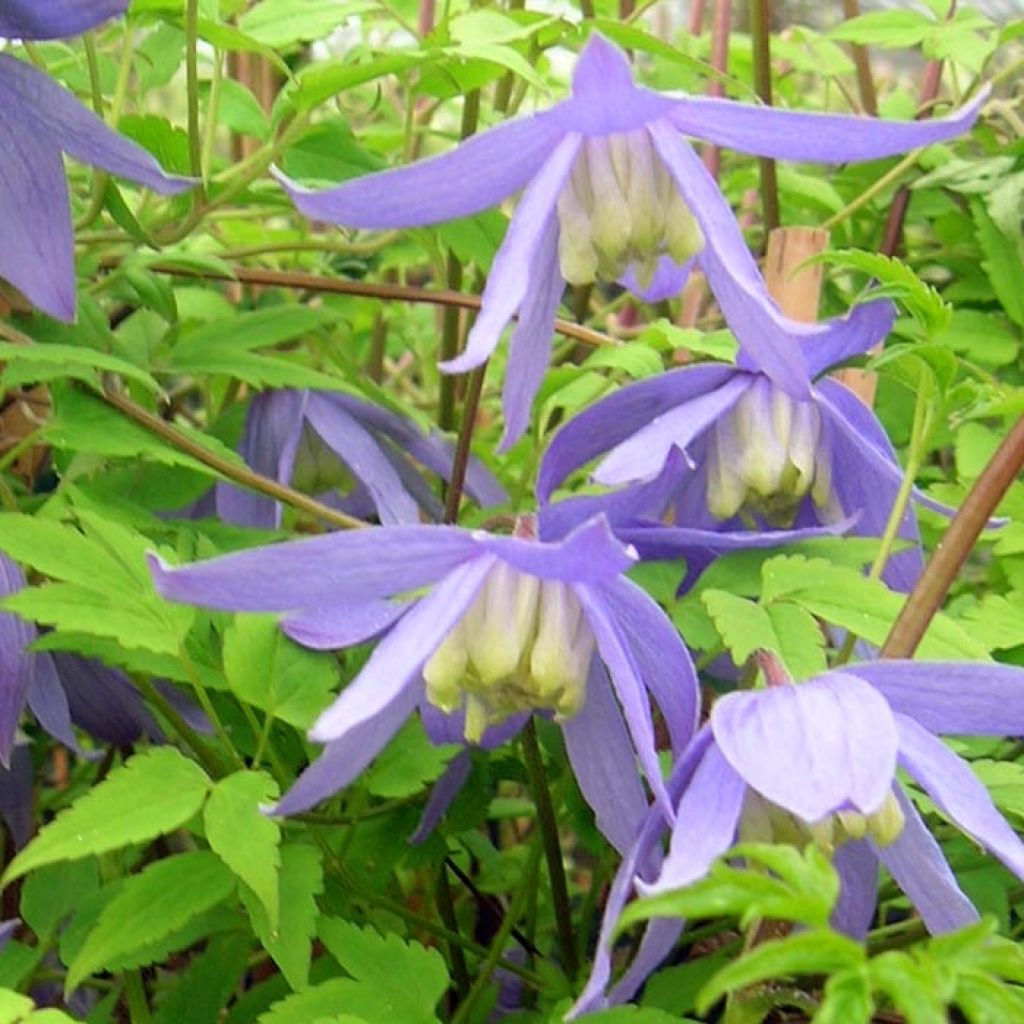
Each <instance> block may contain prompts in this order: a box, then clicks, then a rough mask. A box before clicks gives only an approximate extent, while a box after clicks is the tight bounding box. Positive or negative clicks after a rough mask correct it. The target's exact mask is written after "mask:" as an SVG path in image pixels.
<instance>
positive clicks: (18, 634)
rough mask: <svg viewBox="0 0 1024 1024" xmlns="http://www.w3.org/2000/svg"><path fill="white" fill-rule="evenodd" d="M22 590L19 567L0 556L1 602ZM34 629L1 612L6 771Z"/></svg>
mask: <svg viewBox="0 0 1024 1024" xmlns="http://www.w3.org/2000/svg"><path fill="white" fill-rule="evenodd" d="M24 586H25V576H24V574H23V573H22V571H21V569H20V568H19V567H18V565H17V564H16V563H15V562H13V561H11V559H9V558H8V557H7V556H6V555H4V554H0V598H4V597H10V596H11V594H16V593H17V592H18V591H19V590H21V589H22V588H23V587H24ZM35 638H36V630H35V627H34V626H32V625H31V624H30V623H28V622H26V621H25V620H24V619H22V618H19V617H18V616H17V615H15V614H14V613H13V612H5V611H0V764H3V765H4V767H9V766H10V763H11V752H12V751H13V749H14V737H15V734H16V733H17V731H18V720H19V719H20V718H21V711H22V708H24V706H25V700H26V698H27V696H28V691H29V687H30V685H31V683H32V676H33V672H34V665H33V655H32V653H31V652H30V651H29V650H28V645H29V644H30V643H31V642H32V641H33V640H35Z"/></svg>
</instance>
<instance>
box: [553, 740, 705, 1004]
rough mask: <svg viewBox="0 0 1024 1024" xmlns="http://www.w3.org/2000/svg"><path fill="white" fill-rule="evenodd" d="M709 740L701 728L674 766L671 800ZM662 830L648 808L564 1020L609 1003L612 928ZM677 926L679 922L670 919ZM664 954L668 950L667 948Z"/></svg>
mask: <svg viewBox="0 0 1024 1024" xmlns="http://www.w3.org/2000/svg"><path fill="white" fill-rule="evenodd" d="M710 741H711V732H710V730H708V729H702V730H701V731H700V732H699V733H698V734H697V736H696V737H695V739H694V741H693V743H691V744H690V746H689V748H688V749H687V751H686V753H685V754H684V755H683V757H682V758H680V759H679V761H677V762H676V767H675V768H674V769H673V772H672V778H671V779H670V780H669V783H668V788H669V793H670V795H671V796H672V797H673V798H674V799H678V797H679V795H680V794H681V793H682V791H683V789H684V788H685V787H686V786H687V785H688V784H689V782H690V780H691V778H692V777H693V773H694V771H695V770H696V769H697V768H698V767H699V765H700V764H701V762H702V760H703V757H704V755H705V753H706V751H707V749H708V746H709V744H710ZM664 830H665V819H664V817H663V815H662V813H661V810H660V809H659V808H658V807H656V806H655V807H650V808H649V809H648V811H647V814H646V815H645V817H644V820H643V823H642V825H641V827H640V834H639V836H638V837H637V840H636V842H635V843H634V844H633V845H632V847H630V849H629V852H628V853H627V854H626V855H625V856H624V857H623V858H622V862H621V863H620V864H619V869H618V871H616V872H615V878H614V879H613V880H612V885H611V890H610V891H609V893H608V899H607V900H606V902H605V906H604V915H603V916H602V919H601V934H600V936H599V937H598V940H597V949H596V950H595V951H594V960H593V966H592V968H591V972H590V977H589V978H588V979H587V984H586V986H585V987H584V989H583V991H582V992H581V993H580V996H579V998H578V999H577V1000H576V1002H575V1004H574V1005H573V1007H572V1009H571V1010H570V1011H569V1013H568V1015H567V1016H566V1020H576V1018H577V1017H580V1016H582V1015H583V1014H586V1013H592V1012H594V1011H595V1010H600V1009H603V1008H604V1007H606V1006H608V1002H609V1001H608V999H607V998H606V996H605V994H604V990H605V988H606V987H607V985H608V981H609V979H610V978H611V967H612V963H611V958H612V948H613V940H614V936H615V928H616V925H617V924H618V922H619V917H620V916H621V914H622V911H623V908H624V907H625V906H626V903H627V902H628V901H629V898H630V896H631V895H632V893H633V887H634V884H635V883H636V881H637V879H639V878H642V877H644V876H645V874H646V873H647V871H648V868H650V867H652V862H653V869H654V870H656V869H657V867H658V866H659V863H658V862H659V856H658V855H659V850H658V842H659V839H660V837H661V834H662V833H663V832H664ZM672 923H674V924H677V925H678V926H679V927H680V928H681V927H682V922H681V921H678V922H672ZM666 955H667V951H666ZM645 966H647V967H648V968H649V970H653V969H654V967H655V966H656V964H654V963H653V962H651V958H649V957H645Z"/></svg>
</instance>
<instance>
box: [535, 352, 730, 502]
mask: <svg viewBox="0 0 1024 1024" xmlns="http://www.w3.org/2000/svg"><path fill="white" fill-rule="evenodd" d="M736 373H737V371H736V369H735V367H732V366H720V365H718V364H710V365H700V366H687V367H684V368H683V369H679V370H670V371H669V372H667V373H661V374H658V375H657V376H655V377H648V378H647V379H646V380H642V381H638V382H637V383H635V384H629V385H627V386H626V387H624V388H620V389H619V390H618V391H616V392H615V393H614V394H611V395H609V396H608V397H607V398H603V399H601V401H599V402H595V403H594V404H593V405H591V406H589V407H588V408H587V409H585V410H584V411H583V412H581V413H579V414H578V415H577V416H574V417H573V418H572V419H571V420H570V421H569V422H568V423H566V424H565V426H563V427H562V428H560V429H559V431H558V433H557V434H555V436H554V438H553V439H552V441H551V444H550V445H548V449H547V451H546V452H545V453H544V460H543V462H542V463H541V467H540V474H539V476H538V479H537V495H538V497H539V498H540V500H541V501H547V500H548V499H549V498H550V497H551V494H552V492H553V491H554V489H555V488H556V487H557V486H558V485H559V484H560V483H561V482H562V481H563V480H564V479H565V478H566V477H567V476H568V475H569V474H570V473H571V472H572V471H573V470H574V469H578V468H579V467H580V466H583V465H585V464H586V463H588V462H589V461H590V460H591V459H593V458H595V457H596V456H598V455H600V454H601V453H602V452H606V451H608V450H609V449H610V448H613V447H614V446H615V445H617V444H618V443H619V442H620V441H623V440H625V439H626V438H628V437H630V436H632V435H633V434H635V433H636V432H637V431H638V430H640V429H641V428H642V427H643V426H645V425H646V424H647V423H649V422H650V421H651V420H652V419H654V418H655V417H657V416H660V415H662V414H663V413H666V412H668V411H669V410H670V409H674V408H676V407H677V406H681V405H683V404H685V403H687V402H689V401H691V400H693V399H695V398H698V397H699V396H701V395H704V394H707V393H709V392H712V391H715V390H716V389H718V388H720V387H721V386H722V385H723V384H725V383H726V382H727V381H728V380H729V379H730V378H732V377H734V376H736Z"/></svg>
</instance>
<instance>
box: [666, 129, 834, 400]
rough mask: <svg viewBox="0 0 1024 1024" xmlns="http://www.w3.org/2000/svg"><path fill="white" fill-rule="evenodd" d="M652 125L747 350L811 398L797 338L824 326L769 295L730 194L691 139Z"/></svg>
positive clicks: (704, 259) (794, 391) (714, 284)
mask: <svg viewBox="0 0 1024 1024" xmlns="http://www.w3.org/2000/svg"><path fill="white" fill-rule="evenodd" d="M648 131H650V133H651V138H652V139H653V141H654V145H655V148H656V149H657V151H658V153H659V154H660V155H661V158H662V160H663V161H664V162H665V166H666V167H667V169H668V171H669V173H670V174H671V175H672V177H673V179H674V180H675V182H676V185H677V186H678V188H679V191H680V192H681V193H682V196H683V198H684V199H685V200H686V204H687V205H688V206H689V207H690V210H691V212H692V213H693V215H694V217H696V218H697V221H698V222H699V223H700V226H701V229H702V230H703V232H704V239H705V246H704V248H703V250H701V253H700V255H699V256H698V257H697V260H698V263H699V264H700V266H701V267H702V268H703V269H704V272H705V273H706V274H707V278H708V284H709V285H710V287H711V290H712V292H713V293H714V295H715V298H716V299H717V300H718V304H719V305H720V306H721V307H722V312H723V313H724V315H725V319H726V322H727V323H728V324H729V326H730V327H731V328H732V331H733V333H734V334H735V335H736V338H737V340H738V341H739V344H740V348H741V351H742V352H743V353H744V354H745V356H746V358H747V360H748V361H749V362H751V363H752V364H753V366H754V367H756V368H757V369H759V370H761V371H762V372H764V373H766V374H767V375H768V376H769V377H770V378H771V379H772V380H773V381H774V382H775V383H776V384H778V386H779V387H780V388H782V389H783V390H784V391H786V392H787V393H788V394H790V395H791V396H792V397H793V398H797V399H804V398H806V397H807V395H808V392H809V383H810V376H809V370H808V368H807V361H806V359H805V357H804V354H803V351H802V349H801V348H800V346H799V344H797V342H799V339H800V338H804V337H807V338H812V337H817V336H819V335H820V334H821V332H822V328H821V326H820V325H813V324H799V323H797V322H796V321H794V320H790V319H789V318H787V317H785V316H783V314H782V312H781V311H780V310H779V307H778V306H777V305H776V304H775V301H774V300H773V299H772V298H771V297H770V296H769V295H768V291H767V288H766V287H765V283H764V279H763V278H762V277H761V274H760V272H759V271H758V269H757V265H756V264H755V263H754V260H753V257H752V256H751V255H750V251H749V250H748V249H747V245H746V242H744V240H743V233H742V232H741V231H740V228H739V225H738V224H737V223H736V218H735V217H734V216H733V213H732V210H730V209H729V205H728V203H726V201H725V197H724V196H723V195H722V193H721V192H720V191H719V188H718V185H717V184H716V182H715V180H714V178H712V177H711V175H710V174H709V173H708V170H707V168H706V167H705V166H704V164H703V163H702V162H701V160H700V159H699V158H698V157H697V154H696V153H694V151H693V150H692V149H691V148H690V146H689V144H688V143H687V142H686V140H685V139H683V138H681V137H680V136H679V135H678V133H677V132H676V130H675V128H674V127H673V126H672V125H671V124H670V123H669V122H668V121H664V120H659V121H655V122H653V123H652V124H650V125H649V126H648Z"/></svg>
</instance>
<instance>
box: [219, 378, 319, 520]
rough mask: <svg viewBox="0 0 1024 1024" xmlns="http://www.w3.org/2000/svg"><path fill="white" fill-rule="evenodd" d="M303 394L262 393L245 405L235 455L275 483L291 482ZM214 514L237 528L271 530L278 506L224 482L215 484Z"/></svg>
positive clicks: (299, 435)
mask: <svg viewBox="0 0 1024 1024" xmlns="http://www.w3.org/2000/svg"><path fill="white" fill-rule="evenodd" d="M306 400H307V396H306V392H304V391H292V390H281V391H264V392H262V393H261V394H258V395H256V396H255V397H254V398H253V400H252V401H251V402H250V403H249V408H248V410H247V411H246V416H245V429H244V431H243V433H242V441H241V444H240V445H239V446H238V454H239V455H241V456H242V458H243V459H244V460H245V463H246V465H247V466H249V467H250V468H251V469H254V470H255V471H256V472H257V473H259V474H261V475H262V476H266V477H270V479H271V480H276V481H277V482H278V483H281V484H287V483H290V482H291V478H292V469H293V468H294V466H295V453H296V451H297V449H298V446H299V439H300V438H301V437H302V425H303V420H304V417H305V408H306ZM216 500H217V514H218V515H219V516H220V517H221V518H222V519H223V520H225V521H226V522H229V523H237V524H238V525H240V526H252V527H262V528H263V529H268V530H269V529H274V528H275V527H277V526H279V525H280V523H281V506H280V504H279V503H278V502H276V501H274V500H273V499H272V498H268V497H266V496H265V495H262V494H257V493H256V492H255V491H248V490H245V489H244V488H241V487H236V486H235V485H234V484H229V483H227V482H226V481H220V482H219V483H218V484H217V499H216Z"/></svg>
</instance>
